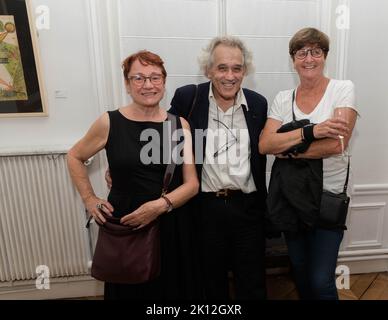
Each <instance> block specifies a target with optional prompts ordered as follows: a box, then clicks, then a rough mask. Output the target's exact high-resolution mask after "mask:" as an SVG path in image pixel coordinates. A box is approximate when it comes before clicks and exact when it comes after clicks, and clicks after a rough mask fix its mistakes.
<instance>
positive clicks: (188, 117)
mask: <svg viewBox="0 0 388 320" xmlns="http://www.w3.org/2000/svg"><path fill="white" fill-rule="evenodd" d="M197 97H198V85H195V92H194V98H193V101H192V102H191V108H190V111H189V114H188V115H187V118H186V119H187V120H190V117H191V114H192V113H193V110H194V106H195V104H196V102H197Z"/></svg>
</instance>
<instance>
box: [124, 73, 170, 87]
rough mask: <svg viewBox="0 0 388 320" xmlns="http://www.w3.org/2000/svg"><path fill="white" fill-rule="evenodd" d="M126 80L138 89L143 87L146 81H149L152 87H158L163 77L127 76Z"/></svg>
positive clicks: (153, 75)
mask: <svg viewBox="0 0 388 320" xmlns="http://www.w3.org/2000/svg"><path fill="white" fill-rule="evenodd" d="M128 79H129V80H131V81H132V83H133V84H134V85H135V86H138V87H141V86H144V84H145V82H146V81H147V79H149V80H150V81H151V83H152V84H153V85H156V86H158V85H160V84H162V83H163V80H164V76H163V75H162V74H151V75H150V76H148V77H146V76H144V75H142V74H135V75H133V76H129V77H128Z"/></svg>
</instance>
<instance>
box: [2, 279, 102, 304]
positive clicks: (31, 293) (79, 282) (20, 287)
mask: <svg viewBox="0 0 388 320" xmlns="http://www.w3.org/2000/svg"><path fill="white" fill-rule="evenodd" d="M103 292H104V285H103V283H102V282H100V281H97V280H95V279H93V278H91V277H70V278H56V279H50V288H49V289H41V290H39V289H37V288H36V286H35V282H34V281H23V282H18V281H15V282H13V283H3V284H2V286H1V287H0V300H44V299H49V300H51V299H68V298H79V297H96V296H102V295H103Z"/></svg>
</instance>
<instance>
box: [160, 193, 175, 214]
mask: <svg viewBox="0 0 388 320" xmlns="http://www.w3.org/2000/svg"><path fill="white" fill-rule="evenodd" d="M161 197H162V198H163V199H164V200H165V201H166V203H167V211H166V212H167V213H168V212H171V210H172V209H174V207H173V206H172V202H171V201H170V199H169V198H167V197H166V196H165V195H162V196H161Z"/></svg>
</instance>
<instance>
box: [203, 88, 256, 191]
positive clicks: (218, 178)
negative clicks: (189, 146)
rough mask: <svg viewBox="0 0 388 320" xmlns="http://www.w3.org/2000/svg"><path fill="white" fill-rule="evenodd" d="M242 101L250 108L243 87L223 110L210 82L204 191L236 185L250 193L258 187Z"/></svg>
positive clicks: (230, 187)
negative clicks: (232, 101) (231, 104)
mask: <svg viewBox="0 0 388 320" xmlns="http://www.w3.org/2000/svg"><path fill="white" fill-rule="evenodd" d="M243 105H244V106H245V107H246V108H247V109H248V104H247V101H246V98H245V95H244V92H243V90H242V89H240V91H239V92H238V93H237V97H236V102H235V105H234V106H232V107H230V108H229V109H228V110H227V111H226V112H224V111H223V110H222V109H221V108H219V107H218V106H217V102H216V100H215V98H214V94H213V90H212V85H210V90H209V120H208V132H207V137H206V149H205V160H204V164H203V168H202V184H201V191H202V192H215V191H218V190H220V189H236V190H242V191H243V192H244V193H250V192H253V191H256V190H257V189H256V186H255V183H254V180H253V176H252V171H251V163H250V158H251V148H250V138H249V132H248V127H247V123H246V120H245V116H244V111H243V108H242V106H243ZM216 120H218V121H216ZM221 122H222V123H221ZM224 125H225V126H224ZM226 127H228V128H229V129H228V128H226ZM235 138H237V139H235ZM216 152H218V155H217V156H215V153H216Z"/></svg>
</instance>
